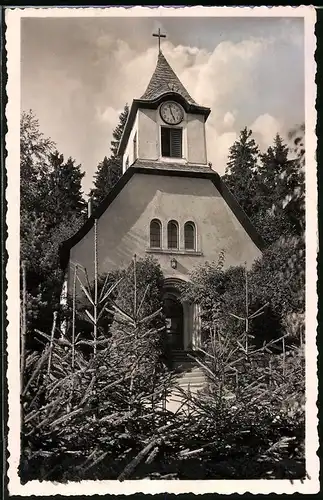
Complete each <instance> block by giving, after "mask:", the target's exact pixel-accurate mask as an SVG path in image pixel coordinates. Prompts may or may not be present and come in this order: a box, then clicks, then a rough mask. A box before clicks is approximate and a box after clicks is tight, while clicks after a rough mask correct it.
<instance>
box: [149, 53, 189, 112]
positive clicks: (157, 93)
mask: <svg viewBox="0 0 323 500" xmlns="http://www.w3.org/2000/svg"><path fill="white" fill-rule="evenodd" d="M169 92H175V93H177V94H180V95H181V96H182V97H183V98H184V99H185V101H186V102H187V103H188V104H191V105H194V106H197V103H196V102H195V101H194V99H192V97H191V96H190V95H189V93H188V92H187V90H186V89H185V87H184V85H183V84H182V82H181V81H180V80H179V78H178V77H177V75H176V73H175V72H174V70H173V69H172V68H171V66H170V65H169V63H168V62H167V60H166V58H165V56H164V54H163V53H162V52H161V51H160V52H159V54H158V59H157V65H156V68H155V71H154V73H153V75H152V77H151V79H150V82H149V84H148V87H147V89H146V91H145V92H144V94H143V95H142V97H141V98H140V100H141V101H155V100H156V99H158V98H159V97H161V96H162V95H164V94H167V93H169Z"/></svg>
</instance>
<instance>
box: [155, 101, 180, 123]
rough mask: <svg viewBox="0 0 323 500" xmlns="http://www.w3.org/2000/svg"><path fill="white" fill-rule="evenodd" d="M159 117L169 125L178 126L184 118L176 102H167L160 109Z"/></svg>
mask: <svg viewBox="0 0 323 500" xmlns="http://www.w3.org/2000/svg"><path fill="white" fill-rule="evenodd" d="M160 116H161V117H162V119H163V120H164V122H166V123H168V124H169V125H178V124H179V123H181V121H182V120H183V118H184V112H183V109H182V108H181V106H180V105H179V104H177V102H173V101H167V102H164V103H163V104H162V105H161V107H160Z"/></svg>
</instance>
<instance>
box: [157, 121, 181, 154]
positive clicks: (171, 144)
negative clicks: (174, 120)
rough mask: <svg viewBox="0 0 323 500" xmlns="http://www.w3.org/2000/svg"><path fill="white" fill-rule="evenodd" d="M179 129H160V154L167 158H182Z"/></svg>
mask: <svg viewBox="0 0 323 500" xmlns="http://www.w3.org/2000/svg"><path fill="white" fill-rule="evenodd" d="M182 135H183V131H182V129H181V128H170V127H162V128H161V153H162V156H165V157H168V158H182Z"/></svg>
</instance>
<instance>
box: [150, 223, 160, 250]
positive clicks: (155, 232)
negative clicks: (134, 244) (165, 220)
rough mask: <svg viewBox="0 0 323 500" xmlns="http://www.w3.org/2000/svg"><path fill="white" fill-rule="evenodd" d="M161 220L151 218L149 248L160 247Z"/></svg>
mask: <svg viewBox="0 0 323 500" xmlns="http://www.w3.org/2000/svg"><path fill="white" fill-rule="evenodd" d="M161 227H162V226H161V222H160V221H159V220H158V219H153V220H152V221H151V223H150V248H161Z"/></svg>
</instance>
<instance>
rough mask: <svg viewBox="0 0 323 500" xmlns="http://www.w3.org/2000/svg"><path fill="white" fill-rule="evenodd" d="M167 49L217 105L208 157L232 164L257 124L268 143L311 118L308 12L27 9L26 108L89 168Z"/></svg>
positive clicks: (197, 91) (195, 92)
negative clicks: (45, 12)
mask: <svg viewBox="0 0 323 500" xmlns="http://www.w3.org/2000/svg"><path fill="white" fill-rule="evenodd" d="M159 27H160V28H161V30H162V31H163V33H166V35H167V38H166V40H165V41H164V42H163V43H162V50H163V52H164V54H165V56H166V58H167V59H168V61H169V63H170V64H171V66H172V67H173V69H174V70H175V72H176V73H177V75H178V76H179V78H180V79H181V81H182V82H183V84H184V85H185V87H186V88H187V90H188V91H189V93H190V94H191V95H192V97H193V98H194V99H195V100H196V101H197V102H198V103H199V104H201V105H205V106H209V107H210V108H211V110H212V113H211V115H210V117H209V119H208V122H207V141H208V161H211V162H212V164H213V168H214V169H215V170H217V171H218V172H219V173H220V174H222V173H223V172H224V169H225V164H226V159H227V154H228V148H229V147H230V146H231V145H232V143H233V142H234V140H235V139H236V137H237V135H238V134H239V131H240V130H241V129H242V128H243V127H244V126H248V127H250V128H252V130H253V131H254V134H255V137H256V139H257V141H258V143H259V145H260V147H261V148H262V149H265V148H266V147H267V146H268V145H269V144H270V143H271V142H272V139H273V137H274V135H275V134H276V132H279V133H281V135H283V136H284V137H286V135H287V132H288V130H289V129H290V128H291V127H293V126H294V125H296V124H298V123H301V122H302V121H303V120H304V55H303V54H304V45H303V42H304V27H303V19H302V18H232V17H231V18H212V17H206V18H198V17H195V18H184V17H183V18H178V17H177V18H163V19H160V18H108V17H106V18H102V17H101V18H24V19H22V24H21V92H22V109H23V110H26V111H27V110H29V109H32V110H33V111H34V112H35V114H36V116H37V117H38V119H39V123H40V128H41V130H42V132H43V133H44V134H45V135H46V136H50V137H51V138H52V139H53V140H54V141H55V142H56V144H57V148H58V150H59V151H60V152H62V153H63V154H64V156H66V157H68V156H72V158H74V159H75V160H76V162H77V163H80V164H81V165H82V170H84V171H85V172H86V176H85V180H84V183H83V187H84V191H85V193H87V192H88V191H89V189H90V187H91V184H92V181H93V174H94V172H95V170H96V167H97V164H98V163H99V162H100V161H101V160H102V159H103V157H104V156H105V155H107V156H109V154H110V151H109V148H110V141H111V137H112V136H111V133H112V130H113V129H114V128H115V126H116V125H117V123H118V115H119V113H120V111H121V110H122V109H123V107H124V105H125V103H129V104H131V101H132V99H133V98H139V97H140V96H141V95H142V93H143V92H144V90H145V88H146V86H147V84H148V82H149V79H150V77H151V74H152V72H153V70H154V68H155V65H156V58H157V40H156V38H153V37H152V33H153V32H154V30H156V29H158V28H159Z"/></svg>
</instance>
